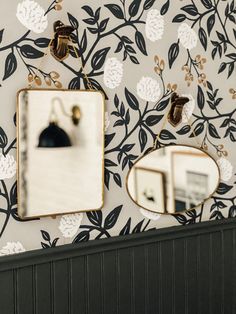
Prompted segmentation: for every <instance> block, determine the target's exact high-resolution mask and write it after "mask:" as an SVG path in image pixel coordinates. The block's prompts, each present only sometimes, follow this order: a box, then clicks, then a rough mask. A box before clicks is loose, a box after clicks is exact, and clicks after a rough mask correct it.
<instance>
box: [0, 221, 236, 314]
mask: <svg viewBox="0 0 236 314" xmlns="http://www.w3.org/2000/svg"><path fill="white" fill-rule="evenodd" d="M235 230H236V219H230V220H227V221H218V222H217V221H215V222H205V223H202V224H197V225H193V226H186V227H175V228H174V227H173V228H169V229H165V230H160V231H159V230H155V231H149V232H146V233H140V234H134V235H130V236H125V237H117V238H111V239H106V240H98V241H90V242H87V243H81V244H79V245H68V246H63V247H57V248H54V249H46V250H39V251H32V252H27V253H23V254H20V255H16V256H8V257H2V258H1V259H0V313H1V314H235V313H236V298H235V295H236V255H235V251H236V241H235V240H236V239H235V235H236V233H235Z"/></svg>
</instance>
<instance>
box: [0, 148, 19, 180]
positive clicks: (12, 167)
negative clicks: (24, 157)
mask: <svg viewBox="0 0 236 314" xmlns="http://www.w3.org/2000/svg"><path fill="white" fill-rule="evenodd" d="M15 174H16V161H15V159H14V157H13V156H11V155H6V156H4V155H3V154H0V180H4V179H10V178H12V177H14V175H15Z"/></svg>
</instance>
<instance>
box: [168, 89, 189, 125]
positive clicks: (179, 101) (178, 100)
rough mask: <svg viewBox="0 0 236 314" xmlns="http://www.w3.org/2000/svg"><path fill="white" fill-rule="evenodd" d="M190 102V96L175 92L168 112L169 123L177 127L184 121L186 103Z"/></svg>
mask: <svg viewBox="0 0 236 314" xmlns="http://www.w3.org/2000/svg"><path fill="white" fill-rule="evenodd" d="M187 102H189V98H187V97H181V96H179V95H178V94H177V93H174V94H173V95H172V97H171V108H170V111H169V114H168V121H169V123H170V124H171V125H172V126H174V127H176V126H178V125H179V124H180V123H181V121H182V113H183V108H184V105H185V104H186V103H187Z"/></svg>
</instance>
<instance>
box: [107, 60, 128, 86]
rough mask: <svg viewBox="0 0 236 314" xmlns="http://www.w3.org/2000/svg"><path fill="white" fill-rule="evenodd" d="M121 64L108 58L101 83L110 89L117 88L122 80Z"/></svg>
mask: <svg viewBox="0 0 236 314" xmlns="http://www.w3.org/2000/svg"><path fill="white" fill-rule="evenodd" d="M123 72H124V71H123V63H121V62H120V61H119V60H118V59H117V58H108V59H107V60H106V63H105V66H104V76H103V81H104V84H105V86H106V87H108V88H110V89H115V88H117V87H118V86H119V85H120V83H121V81H122V78H123Z"/></svg>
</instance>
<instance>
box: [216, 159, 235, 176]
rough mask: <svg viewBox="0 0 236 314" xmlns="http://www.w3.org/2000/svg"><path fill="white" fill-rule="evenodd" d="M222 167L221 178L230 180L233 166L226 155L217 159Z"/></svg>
mask: <svg viewBox="0 0 236 314" xmlns="http://www.w3.org/2000/svg"><path fill="white" fill-rule="evenodd" d="M217 164H218V166H219V168H220V178H221V180H222V181H229V180H230V179H231V178H232V175H233V166H232V164H231V163H230V161H229V160H228V159H226V158H224V157H221V158H220V159H218V160H217Z"/></svg>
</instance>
